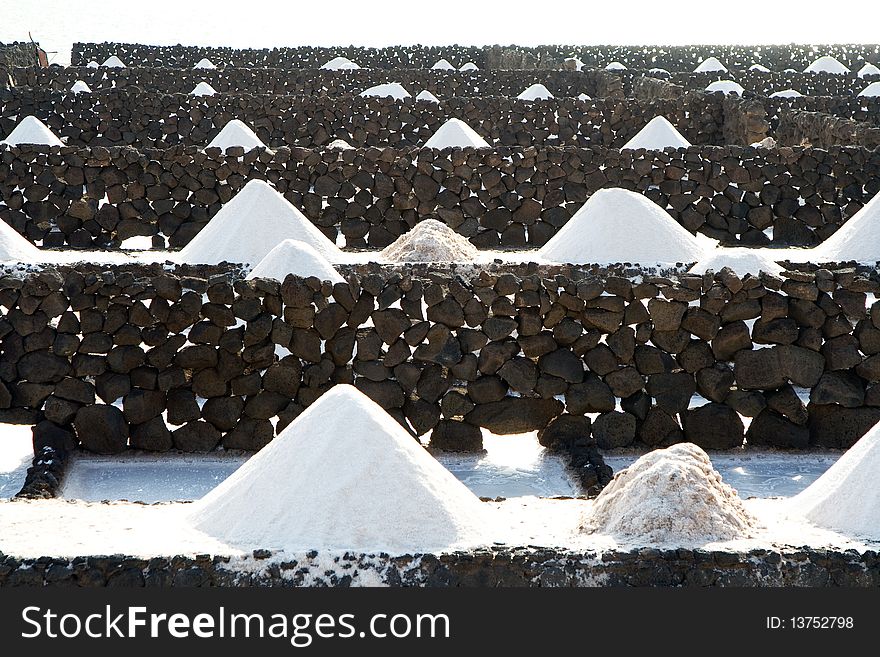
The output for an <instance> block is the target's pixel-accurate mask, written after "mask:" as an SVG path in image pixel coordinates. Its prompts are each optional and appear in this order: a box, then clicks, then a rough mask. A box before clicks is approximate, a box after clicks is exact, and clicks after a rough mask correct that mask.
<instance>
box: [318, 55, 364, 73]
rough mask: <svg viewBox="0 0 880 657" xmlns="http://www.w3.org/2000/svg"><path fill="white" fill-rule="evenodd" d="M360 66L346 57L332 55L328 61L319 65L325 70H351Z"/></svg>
mask: <svg viewBox="0 0 880 657" xmlns="http://www.w3.org/2000/svg"><path fill="white" fill-rule="evenodd" d="M359 68H360V66H358V65H357V64H355V63H354V62H353V61H351V60H350V59H348V58H347V57H334V58H333V59H331V60H330V61H329V62H327V63H326V64H324V65H322V66H321V69H323V70H325V71H353V70H356V69H359Z"/></svg>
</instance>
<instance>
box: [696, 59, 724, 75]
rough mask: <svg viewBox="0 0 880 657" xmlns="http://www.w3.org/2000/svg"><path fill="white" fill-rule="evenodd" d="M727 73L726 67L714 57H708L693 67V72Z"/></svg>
mask: <svg viewBox="0 0 880 657" xmlns="http://www.w3.org/2000/svg"><path fill="white" fill-rule="evenodd" d="M715 72H718V73H727V67H726V66H725V65H724V64H722V63H721V62H720V61H718V59H717V58H715V57H709V58H708V59H704V60H703V61H702V62H700V65H699V66H697V68H695V69H694V73H715Z"/></svg>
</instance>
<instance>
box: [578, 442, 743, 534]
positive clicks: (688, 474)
mask: <svg viewBox="0 0 880 657" xmlns="http://www.w3.org/2000/svg"><path fill="white" fill-rule="evenodd" d="M756 525H757V521H756V520H755V519H754V518H753V517H752V516H751V515H750V514H749V513H748V511H746V509H745V508H744V507H743V504H742V501H741V500H740V499H739V495H737V492H736V491H735V490H734V489H733V488H731V487H730V486H728V485H727V484H725V483H724V482H723V481H722V480H721V475H720V474H719V473H718V471H717V470H715V468H714V467H713V466H712V462H711V461H710V460H709V457H708V455H707V454H706V452H704V451H703V450H702V449H700V448H699V447H697V446H696V445H694V444H692V443H681V444H678V445H673V446H672V447H669V448H668V449H656V450H654V451H652V452H649V453H648V454H645V455H644V456H642V457H641V458H639V459H638V460H637V461H636V462H635V463H633V464H632V465H631V466H629V467H628V468H626V469H625V470H621V471H620V472H618V473H617V475H615V477H614V479H613V480H612V481H611V483H610V484H608V486H606V487H605V489H604V490H603V491H602V492H601V493H599V496H598V497H597V498H596V500H595V502H594V504H593V508H592V509H591V510H590V512H588V514H587V515H586V517H585V519H584V529H585V530H587V531H591V532H598V533H602V534H611V535H613V536H617V537H621V538H624V539H629V540H632V541H638V542H639V543H641V544H643V545H658V544H666V545H670V544H671V545H686V544H687V545H692V544H703V543H709V542H712V541H728V540H733V539H738V538H749V537H750V536H752V535H753V532H754V530H755V527H756Z"/></svg>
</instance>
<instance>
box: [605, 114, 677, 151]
mask: <svg viewBox="0 0 880 657" xmlns="http://www.w3.org/2000/svg"><path fill="white" fill-rule="evenodd" d="M690 145H691V143H690V142H689V141H688V140H687V139H685V138H684V137H683V136H682V134H681V133H680V132H679V131H678V130H676V129H675V126H674V125H672V124H671V123H670V122H669V121H668V120H667V119H666V117H664V116H655V117H654V118H653V119H651V120H650V121H648V124H647V125H646V126H645V127H644V128H642V129H641V130H639V131H638V133H636V135H635V137H633V138H632V139H630V140H629V141H628V142H626V143H625V144H624V145H623V146H621V147H620V150H626V149H631V150H635V149H637V148H644V149H647V150H663V149H664V148H687V147H688V146H690Z"/></svg>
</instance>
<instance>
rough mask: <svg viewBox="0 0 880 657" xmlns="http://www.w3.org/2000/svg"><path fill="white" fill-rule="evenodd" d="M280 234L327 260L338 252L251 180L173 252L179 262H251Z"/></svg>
mask: <svg viewBox="0 0 880 657" xmlns="http://www.w3.org/2000/svg"><path fill="white" fill-rule="evenodd" d="M286 239H294V240H300V241H302V242H305V243H307V244H309V245H310V246H311V247H312V248H314V249H315V250H316V251H317V252H318V253H320V254H321V255H322V256H323V257H324V258H326V259H327V260H329V261H330V262H338V261H339V259H340V257H341V254H342V252H341V251H340V250H339V249H338V248H337V247H336V245H335V244H333V242H331V241H330V240H329V239H327V237H326V236H325V235H324V234H323V233H322V232H321V231H320V230H318V229H317V228H316V227H315V225H314V224H312V222H311V221H309V220H308V219H307V218H306V216H305V215H304V214H303V213H302V212H300V211H299V210H297V209H296V208H295V207H294V206H293V205H291V204H290V202H289V201H288V200H287V199H286V198H284V197H283V196H282V195H281V194H279V193H278V192H276V191H275V190H274V189H273V188H272V187H271V186H270V185H269V184H268V183H266V182H263V181H262V180H251V181H250V182H248V183H247V184H246V185H245V186H244V188H242V190H241V191H240V192H239V193H238V194H236V195H235V196H234V197H233V198H232V200H230V201H229V203H227V204H226V205H224V206H223V207H222V208H220V211H219V212H218V213H217V214H216V215H214V217H213V218H212V219H211V220H210V221H209V222H208V224H207V225H206V226H205V227H204V228H202V230H201V231H199V233H198V234H197V235H196V236H195V237H194V238H193V239H192V240H191V241H190V243H189V244H187V245H186V246H185V247H184V248H183V249H181V250H180V252H179V253H178V254H177V258H178V260H179V261H180V262H186V263H190V264H217V263H220V262H223V261H226V262H236V263H244V264H248V265H256V264H257V263H259V262H260V261H261V260H262V259H263V258H264V257H266V255H267V254H268V253H269V251H271V250H272V249H273V248H275V247H276V246H277V245H278V244H279V243H280V242H281V241H283V240H286Z"/></svg>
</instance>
